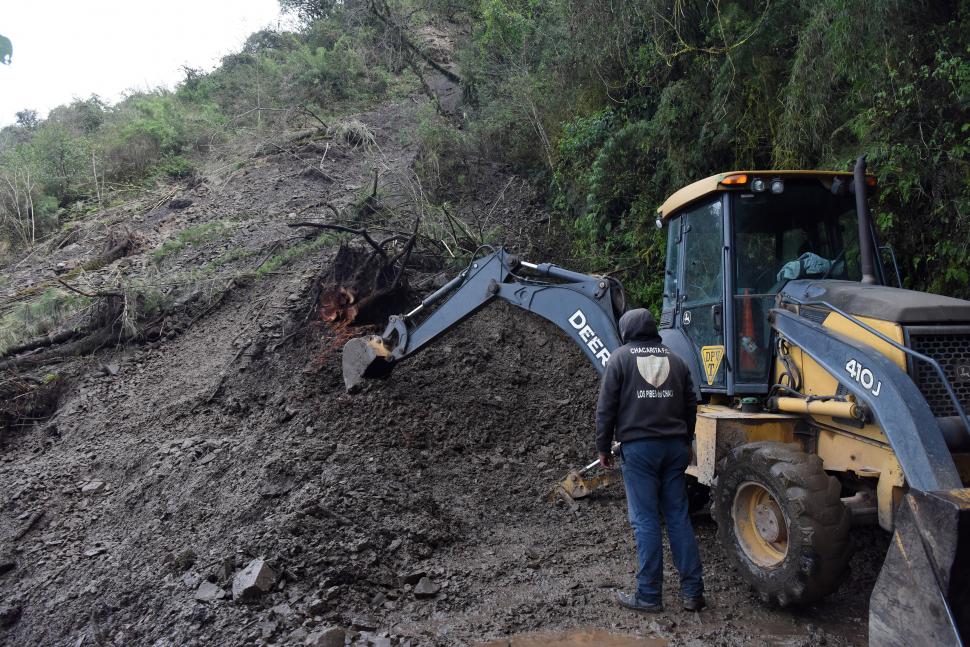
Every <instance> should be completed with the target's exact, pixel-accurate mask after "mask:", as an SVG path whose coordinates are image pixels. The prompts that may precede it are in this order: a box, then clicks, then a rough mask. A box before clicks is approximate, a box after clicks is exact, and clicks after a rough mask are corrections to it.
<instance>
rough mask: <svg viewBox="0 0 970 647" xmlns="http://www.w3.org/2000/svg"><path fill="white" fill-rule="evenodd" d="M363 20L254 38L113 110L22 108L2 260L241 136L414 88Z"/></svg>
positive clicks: (2, 173)
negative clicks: (214, 64) (212, 65)
mask: <svg viewBox="0 0 970 647" xmlns="http://www.w3.org/2000/svg"><path fill="white" fill-rule="evenodd" d="M294 10H295V9H294ZM362 15H363V16H364V17H366V15H367V14H366V13H364V14H361V13H360V10H359V9H354V8H352V7H344V6H340V7H337V8H335V9H333V10H332V11H329V12H326V15H324V14H320V15H319V16H317V17H316V19H315V20H314V21H313V22H311V23H308V24H307V25H306V26H305V28H304V29H302V30H301V31H300V32H299V33H291V32H283V33H278V32H273V31H260V32H257V33H255V34H253V35H252V36H250V37H249V39H247V41H246V43H245V45H244V46H243V48H242V50H241V51H240V52H237V53H233V54H230V55H228V56H226V57H224V58H223V60H222V64H221V65H220V66H219V67H218V68H217V69H215V70H214V71H212V72H210V73H204V72H201V71H199V70H195V69H190V68H185V69H184V72H185V78H184V80H183V81H182V82H181V83H180V84H179V85H178V87H177V88H175V89H174V90H165V89H159V90H156V91H153V92H145V93H137V94H132V95H130V96H128V97H126V98H125V99H124V100H123V101H121V102H119V103H118V104H116V105H109V104H107V103H105V102H104V101H102V100H101V99H100V98H99V97H97V96H92V97H90V98H88V99H83V100H76V101H74V102H73V103H71V104H69V105H64V106H59V107H57V108H55V109H54V110H52V111H51V112H50V114H49V115H48V116H47V118H46V119H41V118H39V116H38V114H37V112H36V111H34V110H30V109H24V110H22V111H21V112H19V113H18V114H17V123H16V124H15V125H12V126H8V127H6V128H3V129H2V130H0V257H2V256H3V254H4V253H5V250H6V251H9V250H14V251H16V250H18V249H23V248H28V247H31V246H33V245H35V244H36V243H38V242H39V241H41V240H43V239H44V238H45V237H46V236H48V235H50V234H52V233H54V232H56V231H58V230H59V228H60V227H61V226H62V225H63V224H64V223H65V222H67V221H69V220H70V219H72V218H77V217H83V216H84V215H86V214H88V213H90V212H91V211H92V210H94V211H100V210H101V209H102V208H104V207H107V206H109V205H110V204H111V202H112V201H113V200H114V196H117V195H118V193H119V192H124V191H128V190H131V189H137V188H139V187H142V186H145V185H150V184H152V183H153V182H155V181H156V180H160V179H171V178H174V179H179V178H187V177H191V176H192V175H194V174H195V173H197V172H198V168H199V167H200V162H201V160H203V159H204V158H205V156H206V155H207V154H208V153H209V152H210V151H211V150H212V148H213V146H214V145H218V144H221V143H224V142H227V141H229V140H230V139H231V138H233V137H234V136H236V135H237V134H239V133H241V132H252V131H257V132H263V131H269V130H278V129H280V128H284V127H287V126H304V125H306V124H307V123H312V124H314V125H319V122H317V121H316V118H321V119H329V118H330V117H332V116H333V115H336V114H342V113H346V112H349V111H352V110H355V109H361V108H364V107H366V106H370V105H373V104H374V103H375V102H376V101H379V100H382V99H385V98H387V97H389V96H401V95H402V94H403V92H405V91H411V90H413V89H414V87H415V79H414V78H413V76H409V74H404V73H403V68H401V67H400V66H399V65H397V64H396V63H394V61H393V60H392V57H390V56H388V55H387V48H386V47H384V45H383V44H382V41H381V36H380V34H379V32H378V31H377V29H376V28H375V25H374V24H373V19H372V20H370V21H368V20H361V16H362ZM0 44H2V41H0ZM311 113H312V114H313V115H315V116H316V117H313V118H311V117H310V116H309V115H310V114H311ZM347 125H348V128H347V129H345V130H344V131H341V132H339V133H337V136H340V137H342V138H344V139H347V140H352V139H355V138H357V139H359V140H360V141H359V144H360V145H367V144H368V143H369V142H372V141H373V135H372V134H371V133H370V132H369V131H368V130H367V129H366V127H363V126H362V124H354V123H350V122H348V124H347ZM368 138H369V140H368ZM78 205H82V206H78ZM169 251H171V249H166V250H164V252H162V255H164V254H165V253H167V252H169Z"/></svg>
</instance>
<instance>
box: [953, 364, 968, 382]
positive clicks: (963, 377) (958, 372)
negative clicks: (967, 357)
mask: <svg viewBox="0 0 970 647" xmlns="http://www.w3.org/2000/svg"><path fill="white" fill-rule="evenodd" d="M953 373H954V375H953V381H954V382H956V383H958V384H967V383H970V363H963V364H957V365H955V366H954V367H953Z"/></svg>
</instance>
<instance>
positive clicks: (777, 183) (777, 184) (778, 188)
mask: <svg viewBox="0 0 970 647" xmlns="http://www.w3.org/2000/svg"><path fill="white" fill-rule="evenodd" d="M784 190H785V183H784V182H782V181H781V178H780V177H776V178H775V179H774V180H772V181H771V192H772V193H781V192H782V191H784Z"/></svg>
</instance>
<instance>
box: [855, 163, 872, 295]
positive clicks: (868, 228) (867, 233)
mask: <svg viewBox="0 0 970 647" xmlns="http://www.w3.org/2000/svg"><path fill="white" fill-rule="evenodd" d="M853 184H854V185H855V186H854V187H853V188H854V189H855V210H856V214H857V215H858V217H859V256H860V257H861V262H862V282H863V283H868V284H870V285H872V284H874V283H876V257H875V252H874V251H873V245H872V221H871V219H870V217H869V204H868V202H867V201H866V156H865V155H863V156H861V157H860V158H859V159H857V160H856V163H855V170H854V171H853Z"/></svg>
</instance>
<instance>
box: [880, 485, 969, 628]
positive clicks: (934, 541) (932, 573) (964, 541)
mask: <svg viewBox="0 0 970 647" xmlns="http://www.w3.org/2000/svg"><path fill="white" fill-rule="evenodd" d="M967 641H970V488H963V489H959V490H949V491H944V492H919V491H911V492H910V493H909V494H907V495H906V496H905V497H904V498H903V500H902V502H901V503H900V504H899V509H898V510H897V512H896V527H895V529H894V530H893V541H892V544H891V545H890V547H889V553H888V554H887V555H886V561H885V562H884V563H883V567H882V570H881V571H880V572H879V577H878V579H877V580H876V586H875V588H874V589H873V591H872V597H871V598H870V599H869V644H870V645H879V646H880V647H883V646H886V645H889V646H893V647H895V646H897V645H898V646H899V647H903V646H906V647H909V646H911V645H963V644H965V643H967Z"/></svg>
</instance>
